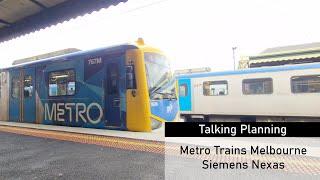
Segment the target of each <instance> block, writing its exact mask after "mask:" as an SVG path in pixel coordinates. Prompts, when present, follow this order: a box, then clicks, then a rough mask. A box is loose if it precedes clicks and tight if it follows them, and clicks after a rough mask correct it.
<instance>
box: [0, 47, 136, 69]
mask: <svg viewBox="0 0 320 180" xmlns="http://www.w3.org/2000/svg"><path fill="white" fill-rule="evenodd" d="M137 48H138V46H136V45H133V44H121V45H115V46H108V47H101V48H95V49H90V50H83V51H78V52H72V53H68V54H64V55H59V56H53V57H49V58H44V59H39V60H36V61H32V62H26V63H22V64H17V65H13V66H11V67H7V68H3V69H0V70H8V69H12V68H18V67H24V66H30V65H34V64H42V63H48V62H54V61H64V60H67V59H69V58H72V57H77V56H82V55H89V56H90V55H91V54H94V53H102V52H103V51H104V52H121V51H125V50H128V49H137Z"/></svg>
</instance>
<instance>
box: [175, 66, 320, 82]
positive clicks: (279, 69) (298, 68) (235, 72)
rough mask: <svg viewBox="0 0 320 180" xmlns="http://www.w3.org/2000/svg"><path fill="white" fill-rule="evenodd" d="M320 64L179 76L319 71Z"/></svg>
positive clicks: (181, 76)
mask: <svg viewBox="0 0 320 180" xmlns="http://www.w3.org/2000/svg"><path fill="white" fill-rule="evenodd" d="M318 68H320V63H308V64H299V65H284V66H274V67H261V68H249V69H242V70H235V71H218V72H205V73H195V74H184V75H178V76H177V78H178V79H184V78H201V77H210V76H228V75H241V74H254V73H267V72H280V71H294V70H305V69H318ZM319 74H320V72H319Z"/></svg>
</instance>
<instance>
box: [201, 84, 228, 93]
mask: <svg viewBox="0 0 320 180" xmlns="http://www.w3.org/2000/svg"><path fill="white" fill-rule="evenodd" d="M203 95H205V96H223V95H228V82H227V81H205V82H203Z"/></svg>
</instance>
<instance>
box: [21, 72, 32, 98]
mask: <svg viewBox="0 0 320 180" xmlns="http://www.w3.org/2000/svg"><path fill="white" fill-rule="evenodd" d="M23 94H24V97H25V98H27V97H32V94H33V86H32V77H31V76H25V77H24V87H23Z"/></svg>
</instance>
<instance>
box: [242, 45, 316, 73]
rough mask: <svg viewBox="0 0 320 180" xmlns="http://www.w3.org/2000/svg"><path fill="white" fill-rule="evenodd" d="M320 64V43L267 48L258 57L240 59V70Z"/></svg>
mask: <svg viewBox="0 0 320 180" xmlns="http://www.w3.org/2000/svg"><path fill="white" fill-rule="evenodd" d="M315 62H320V42H315V43H307V44H298V45H290V46H281V47H273V48H268V49H266V50H264V51H263V52H261V53H260V54H258V55H254V56H247V57H242V58H241V60H240V62H239V67H240V68H248V67H262V66H279V65H286V64H302V63H315Z"/></svg>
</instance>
